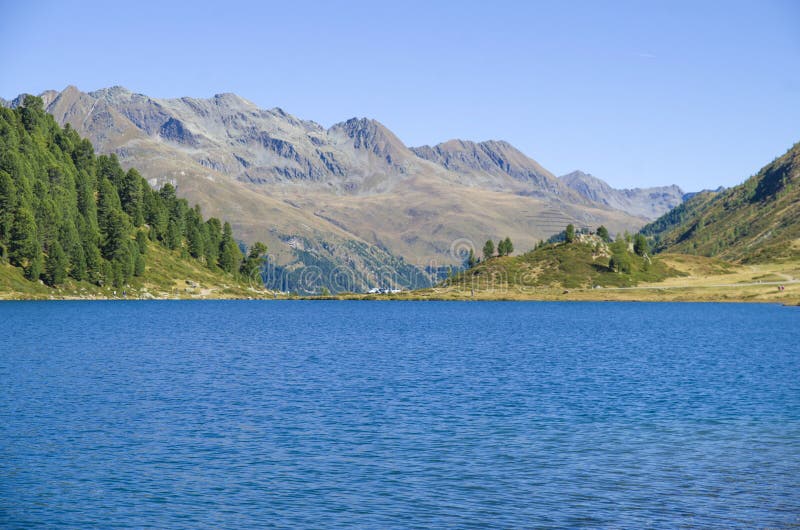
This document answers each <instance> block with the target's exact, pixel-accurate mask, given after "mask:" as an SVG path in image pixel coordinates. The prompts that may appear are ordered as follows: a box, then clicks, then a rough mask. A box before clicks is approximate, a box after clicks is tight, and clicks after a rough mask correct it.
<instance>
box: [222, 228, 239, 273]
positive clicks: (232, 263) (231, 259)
mask: <svg viewBox="0 0 800 530" xmlns="http://www.w3.org/2000/svg"><path fill="white" fill-rule="evenodd" d="M241 261H242V251H241V250H239V245H237V244H236V241H234V239H233V230H231V225H230V223H227V222H226V223H225V224H224V225H223V227H222V240H221V241H220V244H219V266H220V268H221V269H222V270H224V271H225V272H235V271H236V270H237V269H238V268H239V263H240V262H241Z"/></svg>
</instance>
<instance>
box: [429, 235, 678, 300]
mask: <svg viewBox="0 0 800 530" xmlns="http://www.w3.org/2000/svg"><path fill="white" fill-rule="evenodd" d="M632 250H633V249H632V247H631V246H630V245H629V244H628V243H627V242H625V241H622V242H619V243H613V244H610V245H609V244H607V243H605V242H603V241H602V240H601V239H600V238H599V237H597V236H593V235H578V239H577V240H576V241H574V242H572V243H565V242H563V243H548V244H545V245H543V246H540V247H538V248H536V249H535V250H532V251H530V252H527V253H525V254H522V255H520V256H504V257H495V258H491V259H488V260H486V261H484V262H482V263H479V264H477V265H476V266H475V267H473V268H471V269H469V270H466V271H463V272H461V273H459V274H457V275H455V276H454V277H453V278H450V279H448V280H447V281H446V282H445V285H444V286H446V287H456V288H460V289H469V290H475V291H485V290H496V291H503V290H506V291H530V290H531V289H537V288H545V289H553V288H556V289H559V288H560V289H576V288H579V289H586V288H592V287H595V286H600V287H629V286H632V285H636V284H638V283H640V282H656V281H660V280H662V279H664V278H667V277H669V276H673V275H677V274H680V273H679V272H678V271H677V270H674V269H672V268H670V267H668V266H666V265H665V264H664V263H663V262H662V261H661V260H659V259H651V258H649V257H647V256H638V255H636V254H635V253H633V252H632ZM620 255H622V257H623V258H624V260H626V263H627V266H625V267H623V268H616V267H614V264H613V263H612V256H620ZM615 269H616V270H615ZM620 269H624V270H620Z"/></svg>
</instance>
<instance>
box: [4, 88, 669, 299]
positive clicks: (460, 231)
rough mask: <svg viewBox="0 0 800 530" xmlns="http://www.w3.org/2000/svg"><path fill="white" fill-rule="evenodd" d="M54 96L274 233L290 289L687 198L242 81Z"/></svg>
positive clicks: (421, 277)
mask: <svg viewBox="0 0 800 530" xmlns="http://www.w3.org/2000/svg"><path fill="white" fill-rule="evenodd" d="M40 97H42V99H43V100H44V104H45V108H46V110H47V111H48V112H49V113H51V114H52V115H53V116H54V117H55V119H56V121H57V122H59V123H60V124H62V125H65V124H67V123H69V124H70V125H71V127H72V128H74V129H75V130H76V131H77V132H78V133H79V134H81V135H82V136H86V137H88V138H89V139H90V140H91V141H92V143H93V144H94V145H95V147H96V149H97V150H98V152H100V153H104V154H115V155H116V156H117V157H118V158H119V160H120V163H121V164H122V165H123V166H124V167H126V168H127V167H133V166H135V167H136V168H137V169H138V170H139V171H141V173H142V175H144V176H145V178H147V179H148V181H149V183H150V184H151V185H152V186H154V187H159V186H161V185H163V184H164V183H166V182H170V183H172V184H173V185H175V186H176V188H177V190H178V194H179V195H180V196H182V197H185V198H187V199H188V200H189V202H190V203H193V204H194V203H197V204H199V205H200V206H201V207H202V210H203V212H204V214H206V215H210V216H217V217H224V218H226V219H229V220H230V221H231V223H232V224H233V227H234V229H235V231H236V233H237V234H239V235H240V236H241V237H242V238H243V240H244V242H246V243H251V242H253V241H255V240H263V241H266V242H267V243H268V245H269V247H270V258H271V260H272V262H271V266H272V268H271V269H270V274H271V275H272V277H271V278H269V279H268V281H271V282H272V287H275V288H294V289H299V290H306V291H313V290H315V289H318V288H319V286H323V285H324V286H327V287H328V288H330V289H332V290H337V291H341V290H362V289H364V288H366V287H371V286H376V285H386V284H392V285H398V286H402V287H420V286H425V285H427V284H429V283H430V282H431V281H433V280H434V279H435V278H436V274H437V271H441V270H443V269H444V267H446V266H449V265H459V264H460V263H461V262H462V261H463V258H464V256H465V254H466V253H467V252H468V250H469V249H473V250H475V251H476V252H477V251H478V249H479V248H480V247H481V246H482V244H483V242H484V241H485V240H487V239H495V240H496V239H499V238H503V237H510V238H511V239H512V240H513V241H514V243H515V246H516V247H517V248H519V249H526V248H530V247H532V246H533V245H534V244H535V243H536V242H537V241H538V240H540V239H546V238H547V237H548V236H550V235H552V234H553V233H556V232H558V231H560V230H562V229H563V227H564V226H566V224H568V223H573V224H575V225H577V226H587V227H596V226H598V225H600V224H603V225H605V226H607V227H608V228H609V230H610V231H611V232H612V233H616V232H622V231H624V230H629V231H635V230H638V229H639V228H640V227H641V226H642V225H644V224H645V223H646V222H647V221H648V220H651V219H654V218H655V217H657V216H658V215H660V214H662V213H664V212H666V211H667V210H668V209H670V208H671V207H673V206H675V205H677V204H679V203H680V201H681V200H682V196H683V192H682V191H681V190H680V189H679V188H677V187H675V186H670V187H664V188H654V189H648V190H614V189H613V188H611V187H610V186H608V185H607V184H605V183H604V182H602V181H600V180H599V179H596V178H594V177H591V176H589V175H586V174H584V173H580V172H574V173H571V174H570V175H566V176H564V177H562V178H557V177H556V176H555V175H553V174H552V173H551V172H549V171H548V170H546V169H545V168H543V167H542V166H541V165H540V164H538V163H537V162H536V161H535V160H533V159H531V158H530V157H528V156H526V155H525V154H523V153H522V152H520V151H519V150H518V149H516V148H515V147H513V146H512V145H511V144H509V143H507V142H503V141H486V142H471V141H464V140H451V141H448V142H444V143H441V144H438V145H434V146H422V147H412V148H409V147H407V146H406V145H405V144H403V142H402V141H401V140H400V139H399V138H398V137H397V136H396V135H395V134H394V133H393V132H392V131H390V130H389V129H388V128H387V127H385V126H384V125H382V124H381V123H380V122H378V121H375V120H371V119H364V118H361V119H357V118H353V119H350V120H346V121H343V122H341V123H337V124H335V125H333V126H331V127H329V128H325V127H323V126H321V125H319V124H317V123H315V122H313V121H307V120H302V119H299V118H297V117H295V116H292V115H291V114H289V113H287V112H285V111H283V110H282V109H280V108H273V109H261V108H259V107H258V106H257V105H255V104H254V103H252V102H249V101H247V100H246V99H244V98H241V97H239V96H237V95H235V94H219V95H216V96H213V97H212V98H209V99H196V98H188V97H185V98H179V99H159V98H152V97H149V96H146V95H142V94H136V93H133V92H131V91H129V90H127V89H125V88H122V87H112V88H108V89H102V90H97V91H94V92H82V91H80V90H78V89H77V88H75V87H72V86H70V87H67V88H66V89H64V90H63V91H61V92H57V91H47V92H44V93H43V94H41V95H40ZM19 100H20V99H19V98H17V99H15V100H14V101H11V102H6V103H5V104H6V105H9V106H14V105H16V104H18V101H19Z"/></svg>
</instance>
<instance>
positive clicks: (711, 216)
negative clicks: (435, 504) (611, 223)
mask: <svg viewBox="0 0 800 530" xmlns="http://www.w3.org/2000/svg"><path fill="white" fill-rule="evenodd" d="M642 233H643V234H645V235H647V236H649V237H650V238H651V239H652V241H653V242H654V246H655V249H656V250H657V251H668V252H672V253H685V254H698V255H703V256H717V257H720V258H723V259H726V260H731V261H737V262H741V263H766V262H775V261H785V260H797V259H800V143H798V144H795V145H794V146H793V147H792V148H791V149H789V151H787V152H786V153H785V154H784V155H783V156H781V157H779V158H777V159H776V160H774V161H773V162H772V163H770V164H768V165H767V166H765V167H764V168H763V169H761V171H759V172H758V174H756V175H755V176H753V177H751V178H749V179H748V180H747V181H745V182H744V183H743V184H741V185H739V186H736V187H734V188H731V189H728V190H725V191H723V192H721V193H718V194H700V195H697V196H695V197H693V198H692V199H690V200H689V201H688V202H687V203H686V204H684V205H682V206H681V207H679V208H676V209H675V210H673V211H672V212H669V213H668V214H666V215H665V216H663V217H661V218H660V219H658V220H656V221H655V222H653V223H651V224H649V225H647V226H645V227H644V228H643V229H642Z"/></svg>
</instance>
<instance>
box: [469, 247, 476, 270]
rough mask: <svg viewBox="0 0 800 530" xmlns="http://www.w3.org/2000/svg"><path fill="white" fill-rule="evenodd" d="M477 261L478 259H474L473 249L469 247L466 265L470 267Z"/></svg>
mask: <svg viewBox="0 0 800 530" xmlns="http://www.w3.org/2000/svg"><path fill="white" fill-rule="evenodd" d="M477 263H478V260H477V259H475V251H474V250H472V249H469V256H468V257H467V267H469V268H470V269H471V268H472V267H474V266H475V265H476V264H477Z"/></svg>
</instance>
